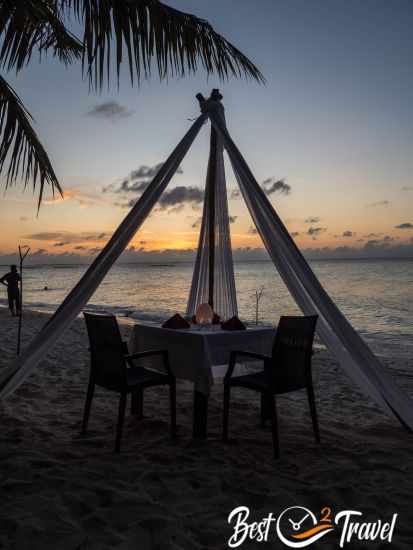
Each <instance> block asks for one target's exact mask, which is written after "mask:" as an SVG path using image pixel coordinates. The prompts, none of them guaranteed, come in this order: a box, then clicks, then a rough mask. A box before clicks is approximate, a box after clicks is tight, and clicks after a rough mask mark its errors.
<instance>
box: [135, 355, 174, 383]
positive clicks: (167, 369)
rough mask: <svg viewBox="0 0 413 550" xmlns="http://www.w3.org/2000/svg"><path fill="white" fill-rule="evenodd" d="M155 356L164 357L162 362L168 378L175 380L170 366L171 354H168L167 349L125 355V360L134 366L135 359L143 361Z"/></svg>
mask: <svg viewBox="0 0 413 550" xmlns="http://www.w3.org/2000/svg"><path fill="white" fill-rule="evenodd" d="M154 355H161V356H162V360H163V361H162V362H163V365H164V367H165V370H166V372H167V374H168V376H170V377H173V378H175V377H174V375H173V373H172V371H171V367H170V365H169V354H168V350H166V349H150V350H146V351H138V352H136V353H131V354H128V355H125V359H126V361H128V363H130V364H133V363H132V361H133V360H134V359H143V358H145V357H152V356H154Z"/></svg>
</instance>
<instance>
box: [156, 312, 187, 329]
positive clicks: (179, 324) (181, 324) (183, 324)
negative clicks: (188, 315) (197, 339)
mask: <svg viewBox="0 0 413 550" xmlns="http://www.w3.org/2000/svg"><path fill="white" fill-rule="evenodd" d="M190 326H191V325H190V324H189V323H188V321H187V320H186V319H184V318H183V317H182V315H179V313H175V315H172V317H171V318H170V319H168V320H167V321H165V322H164V324H163V325H162V328H189V327H190Z"/></svg>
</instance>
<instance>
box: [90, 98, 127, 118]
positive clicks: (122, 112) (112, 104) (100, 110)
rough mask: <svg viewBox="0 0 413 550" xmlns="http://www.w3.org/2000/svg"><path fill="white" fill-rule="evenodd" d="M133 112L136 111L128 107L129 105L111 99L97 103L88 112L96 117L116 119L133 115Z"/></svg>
mask: <svg viewBox="0 0 413 550" xmlns="http://www.w3.org/2000/svg"><path fill="white" fill-rule="evenodd" d="M133 113H134V111H133V110H131V109H128V107H125V106H124V105H121V104H120V103H118V102H117V101H113V100H110V101H105V102H103V103H99V104H98V105H95V106H94V107H93V108H92V109H90V111H88V112H87V113H86V114H87V115H88V116H93V117H95V118H100V119H104V120H111V121H116V120H121V119H123V118H128V117H130V116H132V115H133Z"/></svg>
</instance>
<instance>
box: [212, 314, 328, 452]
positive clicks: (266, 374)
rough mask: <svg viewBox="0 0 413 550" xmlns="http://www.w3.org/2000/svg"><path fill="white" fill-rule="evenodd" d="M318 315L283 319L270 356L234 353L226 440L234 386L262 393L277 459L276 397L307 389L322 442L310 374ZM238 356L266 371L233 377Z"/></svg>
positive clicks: (226, 391)
mask: <svg viewBox="0 0 413 550" xmlns="http://www.w3.org/2000/svg"><path fill="white" fill-rule="evenodd" d="M316 323H317V316H316V315H315V316H308V317H281V319H280V322H279V325H278V328H277V331H276V335H275V339H274V346H273V350H272V354H271V356H266V355H261V354H257V353H250V352H247V351H237V350H236V351H232V352H231V355H230V362H229V367H228V371H227V373H226V375H225V378H224V422H223V439H224V441H225V440H227V439H228V415H229V402H230V391H231V387H241V388H246V389H249V390H253V391H256V392H259V393H260V394H261V424H262V425H263V424H264V421H265V419H266V418H267V417H269V418H270V419H271V425H272V438H273V447H274V456H275V457H276V458H278V457H279V442H278V425H277V409H276V400H275V396H276V395H277V394H282V393H287V392H291V391H296V390H301V389H306V390H307V396H308V402H309V405H310V413H311V418H312V422H313V429H314V434H315V439H316V441H317V443H319V442H320V432H319V428H318V420H317V411H316V405H315V399H314V390H313V381H312V375H311V356H312V354H313V351H312V348H313V340H314V333H315V327H316ZM238 357H240V358H241V357H246V358H250V359H258V360H262V361H264V370H263V371H259V372H256V373H252V374H247V375H244V376H232V373H233V370H234V367H235V363H236V361H237V359H238Z"/></svg>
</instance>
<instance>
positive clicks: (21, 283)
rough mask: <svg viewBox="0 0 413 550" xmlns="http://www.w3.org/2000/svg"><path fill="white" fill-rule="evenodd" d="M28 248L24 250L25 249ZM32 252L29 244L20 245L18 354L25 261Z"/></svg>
mask: <svg viewBox="0 0 413 550" xmlns="http://www.w3.org/2000/svg"><path fill="white" fill-rule="evenodd" d="M24 248H25V249H26V250H25V251H24V252H23V249H24ZM29 252H30V248H29V247H28V246H20V245H19V256H20V308H19V328H18V331H17V355H19V354H20V341H21V334H22V322H23V262H24V260H25V258H26V256H27V254H28V253H29Z"/></svg>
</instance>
